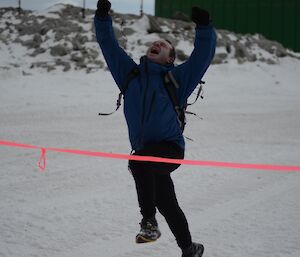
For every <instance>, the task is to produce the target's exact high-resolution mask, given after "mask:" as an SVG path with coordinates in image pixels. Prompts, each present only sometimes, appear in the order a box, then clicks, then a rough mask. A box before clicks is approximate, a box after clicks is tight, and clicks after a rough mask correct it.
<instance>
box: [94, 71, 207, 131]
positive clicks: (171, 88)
mask: <svg viewBox="0 0 300 257" xmlns="http://www.w3.org/2000/svg"><path fill="white" fill-rule="evenodd" d="M139 74H140V71H139V69H138V68H137V67H135V68H133V69H132V70H131V71H130V72H129V74H128V76H127V78H126V81H125V83H124V89H123V91H121V92H120V93H119V96H118V99H117V103H116V109H115V110H114V111H113V112H110V113H99V115H101V116H107V115H111V114H113V113H115V112H116V111H117V110H118V109H119V108H120V106H121V102H122V96H124V95H125V92H126V90H127V89H128V86H129V83H130V81H131V80H133V79H134V78H136V77H137V76H139ZM162 79H163V82H164V85H165V88H166V90H167V92H168V95H169V97H170V99H171V101H172V104H173V107H174V110H175V112H176V114H177V118H178V122H179V124H180V128H181V130H182V132H183V131H184V128H185V124H186V117H185V114H186V113H187V114H192V115H197V114H195V113H193V112H189V111H187V110H186V109H187V107H188V106H189V105H192V104H194V103H195V102H196V101H197V100H198V98H199V97H201V98H202V99H203V84H205V82H204V81H202V80H201V81H200V82H199V84H200V87H199V88H198V92H197V96H196V98H195V100H194V101H193V102H192V103H186V104H184V105H183V106H180V105H179V101H178V98H177V96H176V89H178V88H179V84H178V83H177V81H176V80H175V78H174V76H173V74H172V72H171V71H168V72H167V73H164V74H163V75H162Z"/></svg>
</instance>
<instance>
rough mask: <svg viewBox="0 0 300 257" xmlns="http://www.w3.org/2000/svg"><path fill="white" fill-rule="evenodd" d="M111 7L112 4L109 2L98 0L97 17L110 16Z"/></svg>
mask: <svg viewBox="0 0 300 257" xmlns="http://www.w3.org/2000/svg"><path fill="white" fill-rule="evenodd" d="M110 7H111V3H110V2H109V1H108V0H98V3H97V10H96V16H98V17H106V16H108V12H109V10H110Z"/></svg>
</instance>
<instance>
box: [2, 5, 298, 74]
mask: <svg viewBox="0 0 300 257" xmlns="http://www.w3.org/2000/svg"><path fill="white" fill-rule="evenodd" d="M93 16H94V10H86V18H85V19H83V18H82V13H81V8H79V7H74V6H71V5H62V4H59V5H54V6H52V7H50V8H48V9H46V10H44V11H39V12H37V11H35V12H33V11H28V10H22V12H21V13H20V14H19V13H18V10H17V9H16V8H1V9H0V55H1V60H0V68H2V69H10V68H11V67H21V69H22V70H23V71H24V73H25V74H27V73H29V72H30V70H31V69H34V68H43V69H46V70H48V71H52V70H56V69H61V70H63V71H68V70H70V69H75V70H76V69H85V70H86V71H87V72H91V71H93V70H98V69H100V68H104V67H105V62H104V60H103V56H102V54H100V51H99V46H98V44H97V42H96V39H95V33H94V25H93ZM112 16H113V20H114V28H115V33H116V35H117V37H118V40H119V42H120V45H121V46H122V47H123V48H125V49H126V50H127V52H128V53H129V54H130V55H131V56H132V57H133V58H134V59H135V60H138V59H139V58H140V56H142V55H143V54H145V52H146V49H147V46H148V45H149V44H150V43H151V42H152V41H153V40H156V39H157V38H166V39H169V40H170V41H172V42H173V44H174V45H175V47H176V49H177V63H180V62H182V61H185V60H186V59H187V58H188V56H189V54H190V52H191V51H192V49H193V40H194V25H193V23H191V22H185V21H179V20H170V19H163V18H157V17H153V16H150V15H144V16H143V17H139V16H136V15H131V14H118V13H112ZM217 34H218V47H217V51H216V56H215V58H214V61H213V63H214V64H220V63H226V62H229V61H230V60H232V59H233V60H236V61H237V62H238V63H244V62H256V61H259V62H266V63H269V64H276V63H278V62H279V60H280V58H282V57H286V56H294V57H296V56H297V55H296V54H295V53H292V52H291V51H289V50H286V49H284V48H283V47H282V45H280V44H279V43H277V42H273V41H269V40H267V39H266V38H264V37H263V36H261V35H240V34H235V33H232V32H229V31H225V30H218V33H217ZM298 56H299V55H298Z"/></svg>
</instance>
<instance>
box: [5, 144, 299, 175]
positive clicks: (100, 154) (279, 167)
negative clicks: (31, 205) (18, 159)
mask: <svg viewBox="0 0 300 257" xmlns="http://www.w3.org/2000/svg"><path fill="white" fill-rule="evenodd" d="M0 145H4V146H8V147H19V148H31V149H39V150H40V151H41V156H40V160H39V162H38V166H39V168H40V169H41V170H45V169H46V151H53V152H60V153H70V154H77V155H87V156H95V157H103V158H112V159H123V160H134V161H148V162H164V163H176V164H185V165H195V166H208V167H223V168H235V169H256V170H270V171H286V172H300V166H286V165H270V164H246V163H233V162H217V161H200V160H181V159H169V158H161V157H153V156H137V155H128V154H119V153H106V152H94V151H83V150H74V149H62V148H51V147H40V146H34V145H27V144H21V143H15V142H10V141H0Z"/></svg>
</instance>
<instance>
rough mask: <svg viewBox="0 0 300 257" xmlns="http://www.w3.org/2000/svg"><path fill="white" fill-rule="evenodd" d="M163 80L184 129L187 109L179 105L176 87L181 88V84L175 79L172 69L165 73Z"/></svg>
mask: <svg viewBox="0 0 300 257" xmlns="http://www.w3.org/2000/svg"><path fill="white" fill-rule="evenodd" d="M163 81H164V85H165V88H166V90H167V92H168V95H169V97H170V99H171V101H172V104H173V107H174V109H175V112H176V114H177V118H178V121H179V124H180V128H181V130H182V131H183V130H184V127H185V124H186V119H185V110H184V108H183V107H181V106H180V105H179V101H178V97H177V95H176V89H178V88H179V84H178V83H177V81H176V80H175V78H174V76H173V74H172V72H171V71H168V72H167V73H165V74H164V75H163Z"/></svg>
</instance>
